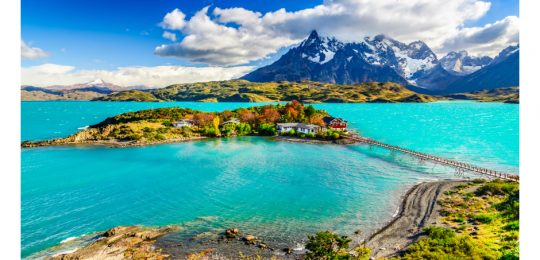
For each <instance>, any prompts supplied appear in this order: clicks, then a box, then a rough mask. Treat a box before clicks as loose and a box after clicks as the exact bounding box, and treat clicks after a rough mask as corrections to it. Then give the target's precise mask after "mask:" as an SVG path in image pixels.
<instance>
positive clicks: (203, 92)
mask: <svg viewBox="0 0 540 260" xmlns="http://www.w3.org/2000/svg"><path fill="white" fill-rule="evenodd" d="M439 99H441V98H439V97H433V96H429V95H424V94H419V93H416V92H413V91H411V90H408V89H406V88H405V87H403V86H401V85H399V84H397V83H391V82H387V83H379V82H370V83H361V84H355V85H339V84H330V83H320V82H312V81H302V82H263V83H257V82H249V81H246V80H229V81H213V82H199V83H185V84H177V85H171V86H169V87H166V88H161V89H154V90H151V91H146V92H144V91H138V90H130V91H121V92H118V93H114V94H111V95H108V96H104V97H99V98H96V99H94V100H98V101H197V102H272V101H292V100H299V101H301V102H308V103H315V102H325V103H363V102H381V103H387V102H432V101H436V100H439Z"/></svg>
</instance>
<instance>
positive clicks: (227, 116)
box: [221, 110, 233, 121]
mask: <svg viewBox="0 0 540 260" xmlns="http://www.w3.org/2000/svg"><path fill="white" fill-rule="evenodd" d="M232 116H233V112H231V111H230V110H223V112H221V117H223V121H227V120H229V119H231V117H232Z"/></svg>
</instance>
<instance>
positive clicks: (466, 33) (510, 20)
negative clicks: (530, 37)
mask: <svg viewBox="0 0 540 260" xmlns="http://www.w3.org/2000/svg"><path fill="white" fill-rule="evenodd" d="M517 43H519V18H518V17H516V16H508V17H506V18H504V19H502V20H500V21H497V22H495V23H492V24H486V25H485V26H483V27H471V28H464V29H462V30H460V31H459V32H458V33H456V34H455V35H453V36H452V37H451V38H448V39H447V40H446V41H445V42H444V43H443V45H442V46H443V50H445V51H450V50H467V51H468V52H469V53H471V54H476V55H480V54H484V55H489V56H495V55H497V54H498V53H499V51H500V50H501V49H504V48H505V47H507V46H508V45H514V44H517Z"/></svg>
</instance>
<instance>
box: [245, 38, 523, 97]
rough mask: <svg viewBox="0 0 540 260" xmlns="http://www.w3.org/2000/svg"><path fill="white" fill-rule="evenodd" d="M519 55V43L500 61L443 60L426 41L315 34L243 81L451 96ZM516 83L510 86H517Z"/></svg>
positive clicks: (457, 55)
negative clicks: (373, 86) (364, 85)
mask: <svg viewBox="0 0 540 260" xmlns="http://www.w3.org/2000/svg"><path fill="white" fill-rule="evenodd" d="M517 51H519V45H518V46H510V47H508V48H506V49H504V50H503V51H502V52H501V53H500V54H499V55H498V56H497V57H496V58H495V59H492V58H490V57H487V56H483V57H474V56H470V55H469V54H468V53H467V52H466V51H459V52H450V53H448V54H447V55H446V56H445V57H443V58H442V59H440V60H439V59H438V58H437V55H436V54H435V53H434V52H433V51H432V50H431V49H430V48H429V47H428V46H427V45H426V44H425V43H424V42H422V41H414V42H411V43H408V44H406V43H402V42H400V41H397V40H395V39H392V38H390V37H388V36H385V35H382V34H381V35H377V36H374V37H365V38H364V39H362V40H361V41H359V42H349V43H344V42H340V41H338V40H336V39H335V38H333V37H322V36H319V34H318V33H317V32H316V31H312V32H311V34H310V35H309V37H308V38H307V39H305V40H304V41H303V42H302V43H300V44H299V45H298V46H297V47H294V48H291V49H290V50H289V51H288V52H287V53H285V54H284V55H283V56H281V58H280V59H278V60H277V61H276V62H274V63H272V64H270V65H268V66H265V67H261V68H259V69H257V70H255V71H253V72H251V73H249V74H247V75H245V76H243V77H242V79H246V80H249V81H255V82H264V81H285V80H286V81H301V80H313V81H319V82H329V83H338V84H355V83H361V82H369V81H379V82H386V81H392V82H396V83H399V84H402V85H405V86H407V87H409V88H410V89H413V90H415V91H417V92H424V93H438V92H448V91H450V92H451V91H452V90H451V89H449V86H451V85H452V86H453V87H452V88H455V86H456V84H462V83H456V84H454V82H463V81H460V80H461V79H462V78H463V77H465V76H467V75H471V74H473V73H475V74H476V72H479V73H477V74H476V75H480V76H479V77H482V75H491V73H485V72H482V71H484V69H487V68H488V67H491V66H493V65H495V64H497V63H499V62H503V61H506V60H507V59H508V58H509V57H512V55H513V54H514V53H516V52H517ZM512 64H514V63H512ZM506 67H508V68H510V69H511V70H510V71H508V72H506V74H512V75H514V74H515V75H517V74H519V73H518V72H516V71H514V70H515V68H514V67H515V66H506ZM490 70H493V69H492V68H490ZM471 78H472V77H471ZM475 78H476V77H475ZM513 79H514V78H512V80H508V81H505V82H515V80H513ZM486 82H488V81H486ZM497 85H500V84H497Z"/></svg>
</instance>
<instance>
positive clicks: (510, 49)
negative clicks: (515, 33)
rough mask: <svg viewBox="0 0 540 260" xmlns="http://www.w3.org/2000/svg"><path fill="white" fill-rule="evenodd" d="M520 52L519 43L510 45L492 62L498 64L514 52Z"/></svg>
mask: <svg viewBox="0 0 540 260" xmlns="http://www.w3.org/2000/svg"><path fill="white" fill-rule="evenodd" d="M516 52H519V44H518V45H513V46H512V45H510V46H508V47H506V48H504V49H503V50H502V51H501V52H500V53H499V54H498V55H497V56H496V57H495V58H493V61H492V62H491V64H497V63H500V62H502V61H504V60H506V59H507V58H508V57H510V56H511V55H512V54H514V53H516Z"/></svg>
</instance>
